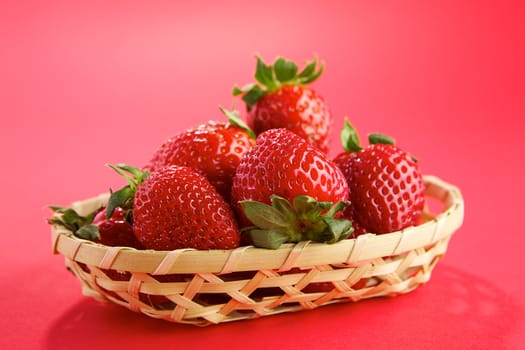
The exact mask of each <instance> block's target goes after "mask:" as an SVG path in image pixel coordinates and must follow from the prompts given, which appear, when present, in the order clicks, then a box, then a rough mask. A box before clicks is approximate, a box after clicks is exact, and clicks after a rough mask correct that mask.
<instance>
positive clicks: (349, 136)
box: [341, 118, 395, 152]
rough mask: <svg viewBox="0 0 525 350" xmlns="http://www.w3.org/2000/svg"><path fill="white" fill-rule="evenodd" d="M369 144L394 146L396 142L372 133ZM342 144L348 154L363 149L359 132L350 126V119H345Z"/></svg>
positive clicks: (388, 137) (369, 135) (385, 136)
mask: <svg viewBox="0 0 525 350" xmlns="http://www.w3.org/2000/svg"><path fill="white" fill-rule="evenodd" d="M368 143H369V144H371V145H376V144H381V145H393V144H395V141H394V139H393V138H391V137H390V136H387V135H384V134H379V133H371V134H368ZM341 144H342V145H343V148H344V150H345V151H347V152H359V151H361V150H362V149H363V146H361V141H360V139H359V135H358V133H357V130H356V129H355V128H354V127H353V126H352V124H350V121H349V120H348V118H345V121H344V124H343V128H342V129H341Z"/></svg>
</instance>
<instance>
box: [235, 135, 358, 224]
mask: <svg viewBox="0 0 525 350" xmlns="http://www.w3.org/2000/svg"><path fill="white" fill-rule="evenodd" d="M272 194H276V195H279V196H281V197H284V198H285V199H287V200H288V201H292V200H293V198H295V197H296V196H299V195H305V194H306V195H309V196H312V197H314V198H315V199H316V200H318V201H326V202H332V203H335V202H338V201H346V200H347V199H348V186H347V184H346V180H345V178H344V176H343V174H342V173H341V171H340V170H339V169H338V168H337V166H335V164H334V163H333V162H332V161H331V160H330V159H328V157H327V156H326V155H325V154H324V153H322V152H321V151H319V150H318V149H317V148H315V147H313V146H312V145H310V144H309V143H307V142H306V141H305V140H303V139H302V138H301V137H299V136H298V135H296V134H294V133H293V132H291V131H289V130H287V129H272V130H268V131H266V132H263V133H262V134H260V135H259V136H258V137H257V144H256V146H255V147H253V148H252V149H250V150H249V151H248V152H247V153H246V155H245V156H244V157H243V159H242V160H241V163H240V164H239V167H238V168H237V171H236V173H235V176H234V179H233V187H232V205H233V207H234V208H235V210H236V212H237V213H238V217H239V220H240V222H241V226H248V225H250V222H249V221H248V219H247V218H246V217H244V214H243V211H242V207H241V206H240V204H239V201H241V200H246V199H250V200H254V201H259V202H262V203H267V204H269V203H270V196H271V195H272Z"/></svg>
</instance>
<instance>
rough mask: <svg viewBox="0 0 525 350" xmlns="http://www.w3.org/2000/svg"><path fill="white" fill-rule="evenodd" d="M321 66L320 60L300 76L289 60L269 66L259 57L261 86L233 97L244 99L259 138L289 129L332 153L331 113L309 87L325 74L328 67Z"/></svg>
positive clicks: (257, 75)
mask: <svg viewBox="0 0 525 350" xmlns="http://www.w3.org/2000/svg"><path fill="white" fill-rule="evenodd" d="M317 64H318V62H317V59H314V60H312V61H311V62H307V63H306V65H305V67H304V69H303V70H302V71H301V72H300V73H298V72H297V70H298V67H297V65H296V64H295V63H294V62H292V61H289V60H286V59H285V58H282V57H279V58H277V59H276V60H275V62H274V63H273V65H266V64H265V63H264V62H263V60H262V59H261V58H260V57H257V66H256V71H255V79H256V81H257V82H258V84H249V85H246V86H245V87H243V88H239V87H234V89H233V95H234V96H239V95H241V96H242V99H243V100H244V102H245V103H246V107H247V111H248V115H247V123H248V125H249V126H250V127H251V128H252V129H253V130H254V131H255V133H256V134H260V133H261V132H263V131H265V130H269V129H278V128H285V129H289V130H291V131H293V132H294V133H296V134H297V135H299V136H300V137H302V138H304V139H305V140H307V141H308V142H309V143H311V144H312V145H314V146H316V147H317V148H319V149H320V150H321V151H323V152H325V153H326V152H328V148H329V141H330V140H329V136H330V131H331V130H330V128H331V119H332V117H331V113H330V110H329V108H328V106H327V104H326V103H325V100H324V99H323V97H321V96H320V95H319V94H318V93H317V92H316V91H315V90H313V89H312V88H311V87H309V86H308V84H310V83H312V82H313V81H315V80H316V79H317V78H319V76H320V75H321V73H322V72H323V69H324V65H321V66H320V67H319V68H317Z"/></svg>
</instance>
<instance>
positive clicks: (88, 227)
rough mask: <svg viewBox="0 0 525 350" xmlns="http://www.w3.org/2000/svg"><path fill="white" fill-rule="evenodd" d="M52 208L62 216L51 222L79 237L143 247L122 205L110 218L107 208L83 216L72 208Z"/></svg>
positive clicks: (110, 243)
mask: <svg viewBox="0 0 525 350" xmlns="http://www.w3.org/2000/svg"><path fill="white" fill-rule="evenodd" d="M52 209H54V210H55V212H57V213H60V214H62V216H61V217H55V218H52V219H50V220H49V221H50V223H53V224H59V225H62V226H64V227H66V228H67V229H69V230H71V231H72V232H73V233H74V234H75V236H77V237H79V238H83V239H87V240H91V241H94V242H97V243H101V244H104V245H108V246H122V247H132V248H136V249H142V245H141V244H140V243H139V242H138V241H137V238H136V237H135V235H134V233H133V228H132V226H131V224H130V223H129V222H128V221H127V219H126V218H125V217H124V213H125V211H124V209H122V208H121V207H117V208H115V210H114V211H113V214H112V216H111V217H110V218H106V213H107V209H106V208H102V209H100V210H99V211H98V212H94V213H91V214H89V215H87V216H81V215H80V214H78V213H77V212H76V211H75V210H73V209H71V208H60V207H52Z"/></svg>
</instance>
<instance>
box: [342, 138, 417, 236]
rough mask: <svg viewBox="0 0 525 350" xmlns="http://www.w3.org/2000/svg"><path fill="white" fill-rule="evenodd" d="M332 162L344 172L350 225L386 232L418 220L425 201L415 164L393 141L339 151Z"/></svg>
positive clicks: (415, 222)
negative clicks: (348, 194) (361, 148)
mask: <svg viewBox="0 0 525 350" xmlns="http://www.w3.org/2000/svg"><path fill="white" fill-rule="evenodd" d="M334 162H335V163H336V164H337V165H338V166H339V168H340V169H341V170H342V171H343V173H344V174H345V177H346V179H347V182H348V187H349V191H350V202H351V205H350V207H349V208H348V209H347V210H346V211H345V215H347V216H348V217H349V219H351V220H352V221H353V223H354V228H357V230H363V231H367V232H372V233H388V232H394V231H397V230H401V229H403V228H406V227H408V226H413V225H417V224H419V223H420V220H421V216H422V210H423V206H424V203H425V199H424V196H423V191H424V184H423V179H422V175H421V172H420V170H419V165H418V163H416V162H415V161H414V159H413V158H412V157H411V156H410V155H409V154H408V153H407V152H405V151H403V150H401V149H400V148H398V147H397V146H394V145H383V144H372V145H369V146H368V147H366V148H365V149H363V150H361V151H358V152H344V153H341V154H339V155H338V156H337V157H336V158H335V159H334Z"/></svg>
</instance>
